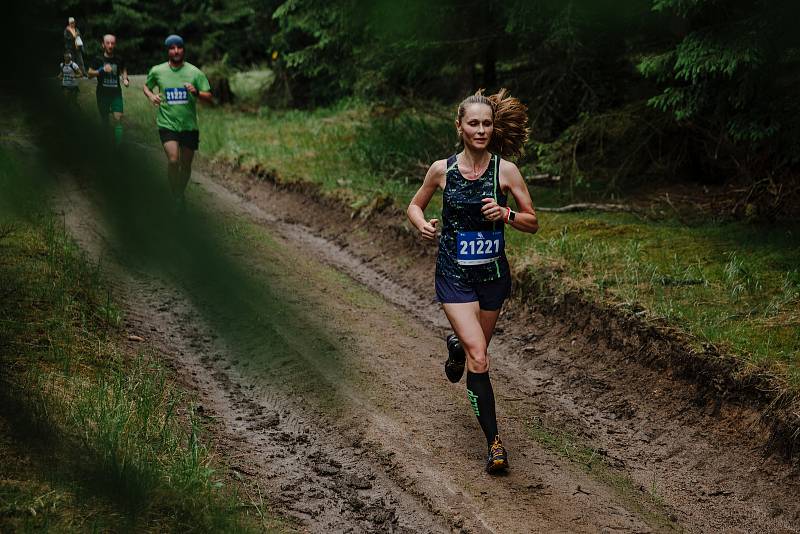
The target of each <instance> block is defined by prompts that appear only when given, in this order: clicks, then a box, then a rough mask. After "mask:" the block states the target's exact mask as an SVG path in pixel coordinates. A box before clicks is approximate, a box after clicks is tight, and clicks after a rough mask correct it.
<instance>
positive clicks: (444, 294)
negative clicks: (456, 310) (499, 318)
mask: <svg viewBox="0 0 800 534" xmlns="http://www.w3.org/2000/svg"><path fill="white" fill-rule="evenodd" d="M510 294H511V276H510V275H506V276H501V277H500V278H498V279H496V280H490V281H489V282H472V283H470V282H463V281H461V280H458V279H456V278H450V277H447V276H442V275H440V274H438V273H437V274H436V300H438V301H439V302H441V303H442V304H461V303H465V302H476V301H477V302H478V305H479V306H480V309H482V310H486V311H495V310H499V309H500V308H502V307H503V301H504V300H506V299H507V298H508V296H509V295H510Z"/></svg>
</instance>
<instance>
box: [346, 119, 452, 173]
mask: <svg viewBox="0 0 800 534" xmlns="http://www.w3.org/2000/svg"><path fill="white" fill-rule="evenodd" d="M382 111H383V113H374V114H373V115H372V116H371V117H370V119H369V121H368V122H367V123H366V124H364V125H362V126H360V127H359V128H358V129H357V130H356V141H355V146H354V147H353V148H354V151H355V153H356V154H358V157H359V159H360V160H361V161H362V162H363V163H365V164H366V165H367V166H368V167H369V168H370V169H371V170H372V171H373V172H375V173H379V174H380V175H382V176H385V177H387V178H389V179H394V178H403V179H405V181H406V182H408V180H409V179H410V178H413V179H414V180H415V181H416V179H418V177H419V176H420V175H424V173H425V171H426V170H427V166H428V165H430V164H431V163H432V162H433V161H435V160H437V159H441V158H443V157H446V155H447V154H448V153H450V152H454V151H455V150H456V149H455V142H456V138H455V133H454V128H453V126H452V123H451V120H452V119H449V120H448V119H445V118H444V117H443V116H426V115H423V114H421V113H419V112H416V111H415V110H413V109H409V110H406V111H405V112H397V111H396V110H382Z"/></svg>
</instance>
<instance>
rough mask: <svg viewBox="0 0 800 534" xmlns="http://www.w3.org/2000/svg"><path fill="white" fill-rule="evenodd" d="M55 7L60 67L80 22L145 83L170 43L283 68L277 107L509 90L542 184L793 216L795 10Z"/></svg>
mask: <svg viewBox="0 0 800 534" xmlns="http://www.w3.org/2000/svg"><path fill="white" fill-rule="evenodd" d="M44 3H45V4H46V9H45V10H44V12H46V13H47V15H46V16H44V17H37V24H40V28H38V29H39V30H40V34H41V35H42V36H43V39H44V40H45V41H46V42H47V43H52V50H53V57H54V58H56V59H57V58H58V56H59V53H60V50H61V46H62V37H61V34H62V32H63V29H64V26H65V25H66V18H67V17H68V16H74V17H76V18H77V19H78V27H79V28H80V30H81V31H82V32H83V35H84V39H85V40H86V42H87V55H89V56H92V55H93V54H97V53H99V40H100V38H101V36H102V35H103V34H104V33H106V32H112V33H115V34H117V35H118V38H119V45H118V50H119V52H120V54H121V55H122V56H124V57H125V58H126V59H127V61H128V64H129V66H130V69H131V70H132V71H133V72H140V73H143V72H145V71H146V69H147V68H148V67H149V66H150V65H153V64H155V63H158V62H161V61H164V60H165V53H164V50H163V48H162V43H163V40H164V37H165V36H166V35H168V34H170V33H179V34H181V35H183V36H184V38H185V39H186V41H187V55H188V59H189V61H191V62H193V63H195V64H198V65H200V66H206V67H207V68H208V69H209V71H213V72H214V73H215V75H219V76H225V75H226V74H225V73H229V72H235V71H237V70H246V69H249V68H253V67H259V68H265V67H266V68H270V69H272V70H273V71H274V72H275V74H276V80H277V81H276V83H274V84H273V87H272V90H271V91H270V92H269V94H268V95H266V96H265V100H266V103H268V104H269V105H270V106H272V107H299V108H312V107H318V106H325V105H330V104H332V103H335V102H337V101H339V100H341V99H343V98H352V97H357V98H361V99H364V100H366V101H370V102H383V103H387V102H388V103H394V104H395V105H396V104H397V102H410V101H413V102H416V103H417V105H418V104H419V103H420V102H423V103H424V102H426V101H435V102H442V103H453V102H456V101H458V100H460V99H461V98H463V97H464V96H465V95H467V94H469V93H471V92H474V91H475V89H477V88H487V89H488V90H489V91H492V90H495V89H497V88H499V87H508V88H509V89H510V90H511V91H512V93H513V94H515V95H517V96H519V97H520V98H522V99H523V100H524V101H525V102H526V103H527V104H528V105H529V108H530V112H531V113H530V114H531V120H532V124H531V125H532V128H533V133H534V140H533V141H532V143H531V146H530V147H529V150H528V152H529V157H531V158H537V160H538V163H539V165H540V167H541V168H542V169H544V170H548V169H552V171H553V172H560V173H570V172H572V173H574V174H577V175H580V173H581V171H580V169H585V168H595V167H599V168H604V169H605V172H604V173H603V174H604V175H605V176H606V177H607V180H606V181H607V182H608V183H609V184H610V187H611V189H613V188H614V187H617V186H619V185H620V184H623V183H625V182H626V181H630V180H632V179H633V178H632V177H639V178H637V179H642V178H641V177H654V176H655V177H657V178H658V179H661V180H665V179H671V178H672V177H675V176H680V177H688V178H690V179H691V180H694V181H697V182H701V183H704V184H709V185H710V184H719V183H727V182H731V181H736V182H739V183H741V182H743V183H746V184H748V187H749V191H748V193H747V194H748V195H749V198H750V199H751V200H756V202H751V205H753V206H756V207H757V209H758V210H760V212H761V213H760V214H761V215H769V214H770V213H783V212H787V213H788V212H791V211H792V210H793V209H795V210H796V200H797V197H796V194H797V179H796V176H797V172H798V163H799V162H800V121H799V120H798V119H799V118H800V100H798V98H797V96H796V94H797V92H798V87H800V39H799V38H798V31H797V24H798V21H800V2H798V1H797V0H613V1H612V0H560V1H559V0H505V1H503V2H499V1H494V0H484V1H480V2H479V1H474V0H442V1H437V2H425V1H420V0H406V1H404V2H396V1H387V0H375V1H369V2H365V1H358V0H283V1H281V0H199V1H194V2H181V1H176V0H161V1H158V2H156V1H154V0H119V1H102V0H88V1H76V0H60V1H57V2H56V1H52V2H50V1H48V2H44ZM48 46H49V44H48ZM573 179H575V176H573ZM577 179H578V181H580V176H577Z"/></svg>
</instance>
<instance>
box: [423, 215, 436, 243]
mask: <svg viewBox="0 0 800 534" xmlns="http://www.w3.org/2000/svg"><path fill="white" fill-rule="evenodd" d="M438 222H439V219H431V220H430V221H428V222H426V223H425V224H423V225H422V226H420V228H419V233H420V235H421V236H422V239H428V240H432V239H434V238H435V237H436V223H438Z"/></svg>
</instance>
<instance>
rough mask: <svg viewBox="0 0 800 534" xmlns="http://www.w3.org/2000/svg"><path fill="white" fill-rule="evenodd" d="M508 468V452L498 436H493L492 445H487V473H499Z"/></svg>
mask: <svg viewBox="0 0 800 534" xmlns="http://www.w3.org/2000/svg"><path fill="white" fill-rule="evenodd" d="M506 469H508V453H507V452H506V449H505V447H503V442H502V441H500V436H497V437H496V438H494V441H493V442H492V446H491V447H489V458H488V459H487V460H486V472H487V473H489V474H494V473H499V472H500V471H505V470H506Z"/></svg>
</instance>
